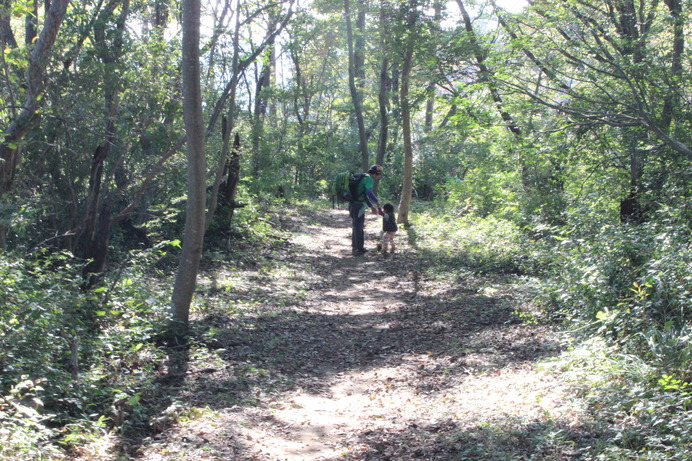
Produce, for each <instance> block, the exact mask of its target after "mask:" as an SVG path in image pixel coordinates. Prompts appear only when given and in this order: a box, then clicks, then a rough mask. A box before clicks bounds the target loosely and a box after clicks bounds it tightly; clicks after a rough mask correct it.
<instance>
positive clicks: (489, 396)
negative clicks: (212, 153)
mask: <svg viewBox="0 0 692 461" xmlns="http://www.w3.org/2000/svg"><path fill="white" fill-rule="evenodd" d="M284 221H285V222H284V224H286V225H288V226H289V227H290V228H291V229H292V233H291V235H292V237H291V238H290V241H286V242H285V244H284V245H283V246H282V248H280V249H279V250H278V251H272V252H269V250H268V252H267V254H266V255H265V256H266V257H267V261H271V260H274V261H275V262H276V263H277V264H276V265H275V266H274V267H273V268H269V267H268V266H266V267H260V268H257V270H256V271H255V272H254V275H252V276H251V277H250V278H248V279H247V280H246V283H247V284H249V285H250V286H249V287H248V286H240V285H239V284H238V282H233V281H232V276H233V275H234V271H233V268H232V267H228V268H226V269H225V270H217V271H215V272H213V273H212V272H210V271H207V272H206V275H205V277H206V278H205V279H204V280H203V281H202V283H201V284H200V291H201V295H200V296H201V297H202V298H204V296H205V293H206V296H209V297H211V295H212V294H213V295H214V296H215V299H225V300H226V304H224V305H220V306H219V305H216V306H211V307H210V306H207V308H206V310H205V309H201V312H202V313H201V314H200V318H199V322H200V323H199V324H200V325H204V328H205V330H204V334H203V335H201V337H203V338H206V339H205V340H203V341H202V344H198V345H196V346H194V347H192V348H191V349H190V352H189V354H190V355H189V356H188V357H186V366H187V369H186V373H185V376H184V379H180V380H179V381H177V382H175V383H173V384H172V385H171V395H170V407H169V408H168V410H167V411H166V412H163V413H162V414H161V415H160V417H158V418H157V419H156V421H154V423H153V425H154V426H155V428H157V430H156V432H155V433H154V434H153V435H150V436H147V437H146V438H142V440H140V441H139V442H138V443H136V444H134V445H132V446H131V447H129V451H130V453H133V457H134V459H138V460H142V461H154V460H173V459H185V460H197V461H199V460H277V461H278V460H288V461H318V460H320V461H327V460H456V459H459V460H463V459H467V460H508V459H516V460H522V459H524V460H529V459H532V460H568V459H582V457H583V455H584V450H585V449H586V447H588V446H589V445H590V444H591V443H592V442H593V440H592V435H591V431H590V430H589V428H590V427H591V426H590V422H589V420H588V417H587V413H586V412H585V410H584V408H583V407H582V404H581V403H580V401H579V399H578V398H576V397H575V396H574V395H573V394H572V392H571V391H570V389H569V388H568V387H567V386H566V384H565V383H563V382H561V380H560V377H559V376H557V375H554V374H551V373H549V372H547V371H545V369H544V368H543V367H541V366H539V365H540V363H542V362H545V361H546V360H548V359H549V358H550V357H551V356H555V355H557V354H559V353H560V348H561V347H560V343H559V341H558V340H557V339H556V333H555V332H553V331H552V330H551V328H550V327H548V326H545V325H541V324H540V322H535V321H530V320H532V319H533V317H532V316H531V314H530V309H531V306H530V304H528V303H527V302H526V301H525V299H526V298H525V297H523V296H522V295H521V292H522V289H521V286H522V285H521V279H519V278H517V277H511V276H502V277H501V276H487V275H486V276H478V275H473V274H469V273H465V272H464V271H463V268H459V270H456V271H455V272H454V273H453V274H435V273H433V272H431V271H429V270H428V269H429V267H428V262H426V259H425V258H424V257H423V256H422V254H421V252H419V251H417V249H416V248H413V247H411V246H410V245H409V244H408V239H407V231H406V230H402V231H400V232H399V234H398V235H397V242H398V245H399V251H398V252H397V253H395V254H393V255H387V256H385V255H382V254H378V253H374V252H373V253H370V254H368V255H366V256H361V257H354V256H351V254H350V221H349V219H348V216H347V213H346V211H344V210H343V209H342V210H328V211H325V212H324V213H313V214H312V216H311V217H308V218H306V216H305V214H304V213H296V214H295V215H293V216H286V217H285V218H284ZM379 223H380V221H379V219H378V218H377V217H376V216H370V217H368V221H367V237H368V243H369V246H370V247H374V242H375V237H376V234H377V230H378V227H379V225H380V224H379ZM267 291H270V293H268V292H267ZM253 292H254V293H255V294H256V295H257V296H256V299H257V301H256V302H253V300H252V298H251V299H246V298H247V297H248V296H250V297H252V294H251V293H253ZM224 297H225V298H224ZM527 320H529V321H527Z"/></svg>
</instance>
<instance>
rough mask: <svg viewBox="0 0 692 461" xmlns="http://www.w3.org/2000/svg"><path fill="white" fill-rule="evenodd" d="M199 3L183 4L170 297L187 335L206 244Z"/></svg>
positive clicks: (191, 0) (178, 325)
mask: <svg viewBox="0 0 692 461" xmlns="http://www.w3.org/2000/svg"><path fill="white" fill-rule="evenodd" d="M199 36H200V0H183V60H182V77H183V116H184V118H185V131H186V132H187V205H186V214H185V232H184V234H183V248H182V252H181V255H180V262H179V265H178V271H177V273H176V278H175V284H174V286H173V295H172V297H171V304H172V317H173V330H174V331H177V332H180V331H186V330H187V328H188V322H189V319H190V304H191V303H192V295H193V293H194V291H195V286H196V284H197V272H198V270H199V262H200V258H201V256H202V245H203V243H204V230H205V226H204V222H205V220H204V218H205V214H204V212H205V209H204V208H205V203H206V187H205V176H206V171H205V167H206V162H205V158H204V140H205V132H204V124H203V113H202V90H201V84H200V62H199V57H200V56H199V55H200V53H199Z"/></svg>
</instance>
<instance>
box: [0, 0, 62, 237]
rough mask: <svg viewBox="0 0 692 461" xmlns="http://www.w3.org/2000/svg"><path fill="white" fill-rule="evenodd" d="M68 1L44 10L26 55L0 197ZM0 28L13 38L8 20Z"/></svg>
mask: <svg viewBox="0 0 692 461" xmlns="http://www.w3.org/2000/svg"><path fill="white" fill-rule="evenodd" d="M68 3H69V0H53V2H52V3H51V5H50V9H48V10H47V12H46V18H45V20H44V26H43V29H42V30H41V35H40V36H39V37H38V39H37V40H36V44H35V46H34V49H33V50H32V51H31V53H30V55H29V63H28V66H27V71H26V99H25V101H24V105H23V106H22V108H21V110H20V111H19V113H18V114H17V116H16V117H15V119H14V120H13V121H12V122H11V123H10V124H9V126H8V127H7V129H6V130H5V131H4V138H3V139H2V143H0V199H2V197H3V196H4V195H5V194H7V193H8V192H9V191H10V190H12V185H13V182H14V175H15V172H16V169H17V165H18V164H19V157H20V152H21V143H22V141H23V139H24V136H25V135H26V134H27V133H28V132H29V130H30V129H31V128H32V127H33V126H34V125H35V124H36V123H37V122H38V120H39V112H40V111H39V108H40V107H41V106H42V105H43V98H42V97H41V96H42V95H43V93H44V92H45V90H46V85H47V81H46V78H45V75H44V73H45V70H46V64H47V61H48V56H49V54H50V51H51V49H52V48H53V44H54V43H55V39H56V38H57V36H58V31H59V30H60V25H61V24H62V21H63V19H64V17H65V11H66V10H67V5H68ZM8 4H9V3H8ZM0 29H1V30H0V33H1V34H2V38H3V41H5V42H6V44H8V45H12V43H10V42H12V41H13V40H14V37H13V36H12V35H11V29H9V22H6V21H5V19H4V18H3V19H2V20H1V21H0ZM8 31H9V33H10V34H9V35H8ZM14 45H16V43H14ZM7 230H8V229H7V228H6V227H5V226H4V224H0V245H2V246H4V242H5V241H6V235H7Z"/></svg>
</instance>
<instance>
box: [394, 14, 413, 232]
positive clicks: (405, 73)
mask: <svg viewBox="0 0 692 461" xmlns="http://www.w3.org/2000/svg"><path fill="white" fill-rule="evenodd" d="M416 22H417V14H416V10H415V8H412V9H411V10H410V11H409V13H408V20H407V28H408V30H409V36H408V39H407V40H406V41H407V46H406V49H405V50H404V62H403V66H402V69H401V130H402V133H403V136H404V178H403V185H402V188H401V202H400V204H399V215H398V219H397V220H398V222H399V223H401V224H402V225H404V226H407V225H408V224H409V210H410V208H411V193H412V191H413V142H412V139H411V101H410V100H409V96H408V93H409V85H410V80H411V69H412V67H413V44H414V38H413V33H414V32H413V29H414V27H415V25H416Z"/></svg>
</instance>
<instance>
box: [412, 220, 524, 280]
mask: <svg viewBox="0 0 692 461" xmlns="http://www.w3.org/2000/svg"><path fill="white" fill-rule="evenodd" d="M412 224H413V226H414V230H413V232H414V233H415V236H416V244H415V245H416V246H417V247H419V248H420V249H421V251H424V252H426V253H429V254H430V255H431V256H432V257H433V260H434V261H436V262H440V263H443V264H447V265H453V266H457V267H462V266H463V267H466V268H468V269H471V270H473V271H478V272H488V271H494V272H508V273H524V272H526V271H530V270H531V268H532V267H533V263H532V262H530V261H529V260H528V259H527V258H526V256H525V252H524V247H525V237H524V235H523V234H522V232H521V230H520V229H519V228H518V227H517V226H516V225H515V224H514V223H512V222H511V221H508V220H505V219H502V218H497V217H494V216H488V217H486V218H479V217H474V216H461V217H459V216H455V215H450V214H440V213H438V212H436V213H425V212H421V213H415V214H413V215H412Z"/></svg>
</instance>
